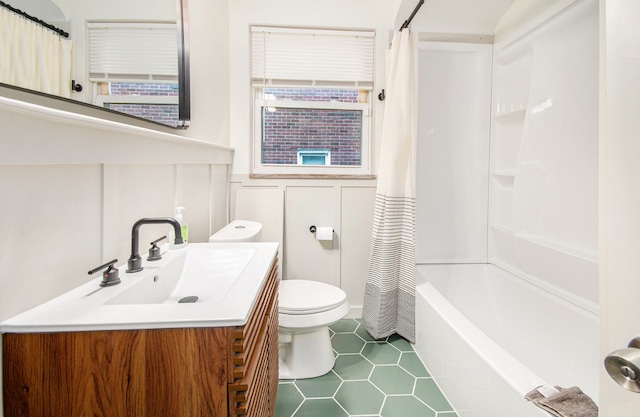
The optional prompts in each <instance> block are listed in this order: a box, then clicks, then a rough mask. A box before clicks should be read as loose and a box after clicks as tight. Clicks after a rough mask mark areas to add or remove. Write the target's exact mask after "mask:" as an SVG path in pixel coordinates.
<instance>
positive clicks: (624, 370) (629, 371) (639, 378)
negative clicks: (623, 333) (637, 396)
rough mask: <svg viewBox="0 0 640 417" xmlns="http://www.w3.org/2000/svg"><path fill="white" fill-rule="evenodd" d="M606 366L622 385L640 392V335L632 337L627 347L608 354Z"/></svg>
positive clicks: (610, 374) (613, 377)
mask: <svg viewBox="0 0 640 417" xmlns="http://www.w3.org/2000/svg"><path fill="white" fill-rule="evenodd" d="M604 367H605V369H606V370H607V373H608V374H609V376H611V378H612V379H613V380H614V381H616V382H617V383H618V384H619V385H620V386H622V387H623V388H626V389H628V390H629V391H633V392H638V393H640V337H636V338H634V339H632V340H631V341H630V342H629V345H628V347H627V348H626V349H619V350H616V351H614V352H611V353H610V354H609V355H607V357H606V358H605V360H604Z"/></svg>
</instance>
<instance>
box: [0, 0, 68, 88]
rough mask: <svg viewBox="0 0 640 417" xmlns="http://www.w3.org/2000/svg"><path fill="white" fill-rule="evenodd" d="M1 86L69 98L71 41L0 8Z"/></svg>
mask: <svg viewBox="0 0 640 417" xmlns="http://www.w3.org/2000/svg"><path fill="white" fill-rule="evenodd" d="M0 82H3V83H6V84H11V85H14V86H17V87H23V88H27V89H30V90H35V91H40V92H42V93H47V94H53V95H56V96H61V97H67V98H69V97H70V96H71V41H70V40H68V39H64V38H62V37H60V35H58V34H57V33H55V32H53V31H51V30H49V29H47V28H45V27H43V26H41V25H39V24H37V23H35V22H32V21H31V20H29V19H26V18H24V17H22V16H20V15H18V14H16V13H14V12H12V11H11V10H9V9H6V8H4V7H0Z"/></svg>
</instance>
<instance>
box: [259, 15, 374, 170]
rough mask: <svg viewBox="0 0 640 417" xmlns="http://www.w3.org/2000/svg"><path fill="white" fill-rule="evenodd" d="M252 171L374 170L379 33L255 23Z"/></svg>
mask: <svg viewBox="0 0 640 417" xmlns="http://www.w3.org/2000/svg"><path fill="white" fill-rule="evenodd" d="M252 85H253V91H254V157H253V161H254V163H253V168H252V172H253V174H258V175H259V174H265V175H269V174H292V175H314V174H332V175H369V174H370V173H371V161H370V154H371V146H370V124H371V90H372V88H373V32H350V31H330V30H307V29H283V28H265V27H253V28H252Z"/></svg>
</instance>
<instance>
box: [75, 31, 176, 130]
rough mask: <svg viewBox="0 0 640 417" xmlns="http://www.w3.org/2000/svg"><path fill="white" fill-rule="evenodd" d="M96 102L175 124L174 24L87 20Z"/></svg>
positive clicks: (152, 119)
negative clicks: (94, 21) (93, 21)
mask: <svg viewBox="0 0 640 417" xmlns="http://www.w3.org/2000/svg"><path fill="white" fill-rule="evenodd" d="M87 25H88V30H89V80H90V81H91V83H92V84H91V85H92V89H93V101H94V104H96V105H99V106H101V107H105V108H109V109H113V110H117V111H120V112H123V113H127V114H130V115H133V116H138V117H142V118H145V119H148V120H151V121H154V122H158V123H163V124H166V125H169V126H173V127H176V126H177V125H178V120H179V117H178V100H179V99H178V58H177V57H178V53H177V49H176V48H177V47H176V36H177V32H176V25H175V24H158V23H88V24H87Z"/></svg>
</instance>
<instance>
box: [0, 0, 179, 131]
mask: <svg viewBox="0 0 640 417" xmlns="http://www.w3.org/2000/svg"><path fill="white" fill-rule="evenodd" d="M175 1H176V8H177V14H176V26H177V32H178V36H177V40H176V42H177V46H178V48H177V49H178V121H177V125H176V126H170V125H167V124H164V123H160V122H155V121H153V120H149V119H144V118H142V117H138V116H132V115H130V114H126V113H122V112H118V111H115V110H111V109H107V108H104V107H100V106H96V105H95V104H92V103H86V102H84V101H79V100H74V99H70V98H65V97H60V96H56V95H53V94H47V93H42V92H40V91H35V90H29V89H26V88H23V87H18V86H14V85H11V84H5V83H0V95H2V96H5V97H8V98H11V99H16V100H21V101H26V102H29V103H33V104H38V105H42V106H45V107H50V108H54V109H58V110H64V111H70V112H73V113H78V114H84V115H89V116H92V117H98V118H101V119H107V120H113V121H118V122H123V121H126V122H125V123H126V124H129V125H133V126H141V127H148V126H154V127H155V128H166V129H170V130H175V129H187V128H188V127H189V126H190V124H191V91H190V87H191V75H190V68H191V67H190V62H189V60H190V47H189V7H188V0H175ZM69 88H71V86H69ZM36 98H37V99H36Z"/></svg>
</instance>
